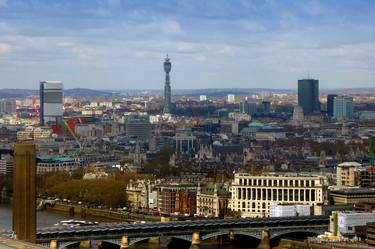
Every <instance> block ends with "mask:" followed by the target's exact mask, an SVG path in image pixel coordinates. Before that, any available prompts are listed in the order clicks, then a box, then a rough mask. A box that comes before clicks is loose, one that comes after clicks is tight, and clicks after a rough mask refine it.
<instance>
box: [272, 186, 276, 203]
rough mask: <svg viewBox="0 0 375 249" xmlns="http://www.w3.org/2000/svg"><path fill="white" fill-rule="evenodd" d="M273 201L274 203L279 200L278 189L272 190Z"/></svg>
mask: <svg viewBox="0 0 375 249" xmlns="http://www.w3.org/2000/svg"><path fill="white" fill-rule="evenodd" d="M272 200H273V201H276V200H277V190H276V189H272Z"/></svg>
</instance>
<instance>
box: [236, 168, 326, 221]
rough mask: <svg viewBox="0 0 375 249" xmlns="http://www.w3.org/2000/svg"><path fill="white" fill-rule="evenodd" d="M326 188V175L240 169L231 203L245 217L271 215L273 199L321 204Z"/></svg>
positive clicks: (304, 203) (284, 202)
mask: <svg viewBox="0 0 375 249" xmlns="http://www.w3.org/2000/svg"><path fill="white" fill-rule="evenodd" d="M323 190H324V177H323V176H314V175H302V174H295V173H286V174H262V175H251V174H248V173H237V174H235V176H234V180H233V182H232V188H231V200H230V202H229V206H230V208H231V209H232V211H236V212H240V214H241V216H242V217H268V216H269V214H270V205H271V203H278V204H303V205H310V206H316V205H322V204H323V202H324V192H323Z"/></svg>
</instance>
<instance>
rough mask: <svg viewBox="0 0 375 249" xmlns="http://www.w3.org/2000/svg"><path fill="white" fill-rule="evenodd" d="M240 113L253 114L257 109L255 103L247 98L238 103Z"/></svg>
mask: <svg viewBox="0 0 375 249" xmlns="http://www.w3.org/2000/svg"><path fill="white" fill-rule="evenodd" d="M239 111H240V113H246V114H249V115H253V114H254V113H256V111H257V104H256V103H255V102H249V101H248V100H247V99H246V100H244V101H241V102H240V103H239Z"/></svg>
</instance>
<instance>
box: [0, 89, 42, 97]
mask: <svg viewBox="0 0 375 249" xmlns="http://www.w3.org/2000/svg"><path fill="white" fill-rule="evenodd" d="M30 95H39V91H38V90H32V89H0V98H25V97H27V96H30Z"/></svg>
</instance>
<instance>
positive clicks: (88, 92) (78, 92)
mask: <svg viewBox="0 0 375 249" xmlns="http://www.w3.org/2000/svg"><path fill="white" fill-rule="evenodd" d="M64 95H65V96H72V97H76V96H96V97H111V96H113V95H117V94H116V92H113V91H105V90H94V89H88V88H73V89H67V90H65V91H64Z"/></svg>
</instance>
